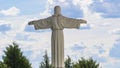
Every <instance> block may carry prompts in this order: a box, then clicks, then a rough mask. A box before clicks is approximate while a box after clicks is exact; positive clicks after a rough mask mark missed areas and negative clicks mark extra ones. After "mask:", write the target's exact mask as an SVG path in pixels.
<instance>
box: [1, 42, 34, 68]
mask: <svg viewBox="0 0 120 68" xmlns="http://www.w3.org/2000/svg"><path fill="white" fill-rule="evenodd" d="M4 53H5V55H4V56H3V62H4V63H5V64H6V65H7V66H9V67H10V68H32V67H31V64H30V63H29V61H28V59H27V58H26V57H25V56H23V54H22V52H21V50H20V48H19V47H18V44H16V43H14V42H13V44H12V45H9V47H6V50H5V51H4Z"/></svg>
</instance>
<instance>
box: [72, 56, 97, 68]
mask: <svg viewBox="0 0 120 68" xmlns="http://www.w3.org/2000/svg"><path fill="white" fill-rule="evenodd" d="M73 68H99V63H97V62H96V61H94V60H93V59H92V58H90V59H84V58H81V60H78V62H77V63H75V64H73Z"/></svg>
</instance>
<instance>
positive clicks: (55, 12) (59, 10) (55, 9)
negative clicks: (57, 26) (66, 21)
mask: <svg viewBox="0 0 120 68" xmlns="http://www.w3.org/2000/svg"><path fill="white" fill-rule="evenodd" d="M54 14H56V15H59V14H61V8H60V6H55V8H54Z"/></svg>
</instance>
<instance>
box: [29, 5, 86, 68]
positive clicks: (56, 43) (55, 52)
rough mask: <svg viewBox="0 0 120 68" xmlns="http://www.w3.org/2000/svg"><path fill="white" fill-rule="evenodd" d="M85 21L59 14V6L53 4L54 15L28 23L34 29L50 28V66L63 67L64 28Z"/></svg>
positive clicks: (77, 25)
mask: <svg viewBox="0 0 120 68" xmlns="http://www.w3.org/2000/svg"><path fill="white" fill-rule="evenodd" d="M83 23H86V21H85V20H82V19H73V18H68V17H65V16H63V15H62V14H61V8H60V6H55V8H54V15H52V16H50V17H48V18H45V19H40V20H34V21H31V22H29V23H28V24H29V25H34V27H35V29H36V30H38V29H47V28H51V30H52V37H51V46H52V47H51V51H52V66H53V67H54V68H64V36H63V29H64V28H79V27H80V24H83Z"/></svg>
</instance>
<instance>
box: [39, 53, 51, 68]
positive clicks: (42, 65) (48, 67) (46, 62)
mask: <svg viewBox="0 0 120 68" xmlns="http://www.w3.org/2000/svg"><path fill="white" fill-rule="evenodd" d="M39 68H52V66H51V64H50V60H49V57H48V55H47V51H45V55H44V56H43V61H42V62H41V63H40V66H39Z"/></svg>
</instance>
